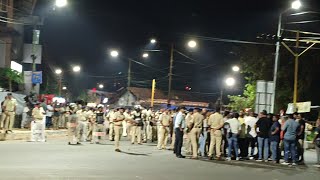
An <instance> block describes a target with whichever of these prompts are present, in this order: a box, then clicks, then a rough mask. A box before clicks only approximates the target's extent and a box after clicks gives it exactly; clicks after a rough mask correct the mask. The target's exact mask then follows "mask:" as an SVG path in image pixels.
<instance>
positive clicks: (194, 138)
mask: <svg viewBox="0 0 320 180" xmlns="http://www.w3.org/2000/svg"><path fill="white" fill-rule="evenodd" d="M203 120H204V116H203V115H202V114H200V113H198V112H196V113H194V114H193V118H192V119H191V120H190V122H189V125H191V124H193V128H192V129H191V131H190V138H191V145H192V157H198V144H199V137H200V134H201V130H202V125H203Z"/></svg>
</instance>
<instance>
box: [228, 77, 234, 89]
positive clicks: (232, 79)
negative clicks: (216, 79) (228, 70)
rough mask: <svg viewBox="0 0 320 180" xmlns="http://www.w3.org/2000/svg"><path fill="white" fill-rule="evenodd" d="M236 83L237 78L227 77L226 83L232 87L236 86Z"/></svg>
mask: <svg viewBox="0 0 320 180" xmlns="http://www.w3.org/2000/svg"><path fill="white" fill-rule="evenodd" d="M235 84H236V80H235V79H234V78H232V77H229V78H227V79H226V85H227V86H229V87H231V86H234V85H235Z"/></svg>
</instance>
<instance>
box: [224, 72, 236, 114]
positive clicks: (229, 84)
mask: <svg viewBox="0 0 320 180" xmlns="http://www.w3.org/2000/svg"><path fill="white" fill-rule="evenodd" d="M235 84H236V80H235V79H234V78H233V77H228V78H226V79H225V85H226V86H227V87H233V86H234V85H235ZM223 89H224V85H223V86H222V88H221V92H220V112H221V111H222V106H223V104H222V99H223Z"/></svg>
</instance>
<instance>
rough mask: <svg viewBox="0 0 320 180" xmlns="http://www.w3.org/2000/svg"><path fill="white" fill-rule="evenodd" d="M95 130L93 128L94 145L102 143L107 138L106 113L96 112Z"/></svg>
mask: <svg viewBox="0 0 320 180" xmlns="http://www.w3.org/2000/svg"><path fill="white" fill-rule="evenodd" d="M95 120H96V122H95V123H94V128H93V138H92V143H97V142H99V143H101V141H105V137H106V128H105V126H104V112H100V111H96V112H95Z"/></svg>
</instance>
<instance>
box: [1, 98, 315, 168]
mask: <svg viewBox="0 0 320 180" xmlns="http://www.w3.org/2000/svg"><path fill="white" fill-rule="evenodd" d="M2 111H3V112H4V113H2V116H1V127H2V128H3V130H4V132H5V133H11V132H12V124H13V122H14V113H15V111H16V102H15V101H14V100H13V99H12V95H11V94H8V96H7V98H6V100H5V101H4V102H3V103H2ZM25 111H26V112H25V113H28V111H27V109H26V110H25ZM31 117H32V121H31V122H30V125H31V131H32V133H31V140H32V141H40V142H44V141H46V139H45V131H44V130H45V127H46V126H47V127H48V126H50V127H52V128H53V129H59V128H66V129H68V145H79V144H81V142H85V141H88V142H90V143H91V144H103V143H106V141H107V140H109V141H114V144H115V151H116V152H121V148H120V147H121V146H120V140H121V137H128V138H129V139H130V140H131V144H132V145H134V144H136V143H137V144H138V145H142V144H143V143H146V142H155V141H157V148H158V150H166V149H168V150H173V151H174V154H175V156H176V157H177V158H185V157H186V156H184V155H183V154H184V152H183V149H184V151H185V154H186V155H187V156H189V155H190V156H191V159H198V158H199V157H202V158H208V159H209V160H227V161H231V160H236V161H239V160H256V161H258V162H262V161H264V162H272V163H280V162H281V161H280V159H281V158H282V157H283V158H284V160H283V161H282V162H281V164H283V165H292V166H295V165H298V164H302V163H303V162H304V139H305V129H306V122H305V120H304V119H303V117H302V115H301V114H298V113H295V114H287V115H285V114H284V113H283V112H281V113H280V114H279V115H272V114H268V113H267V112H266V111H262V112H260V113H259V114H258V115H256V114H254V113H253V112H251V111H249V112H242V111H241V112H228V111H224V112H219V111H214V112H208V111H207V110H206V109H199V108H195V109H188V110H186V108H184V107H180V108H178V109H177V110H169V109H160V110H158V111H155V110H154V109H152V108H149V109H145V108H142V107H141V106H139V107H135V108H133V109H129V108H127V109H125V108H122V107H120V108H105V106H103V105H99V106H97V107H86V106H82V105H80V104H74V103H73V104H69V105H63V104H59V103H57V102H54V103H52V104H49V105H45V104H44V103H41V102H38V103H36V104H35V106H34V108H33V110H32V112H31ZM27 124H28V123H27V122H23V123H22V126H25V125H27ZM316 126H317V128H316V136H315V138H314V144H315V146H316V152H317V163H318V165H317V166H320V119H318V120H317V124H316ZM169 142H170V143H169ZM168 146H169V147H168Z"/></svg>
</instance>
